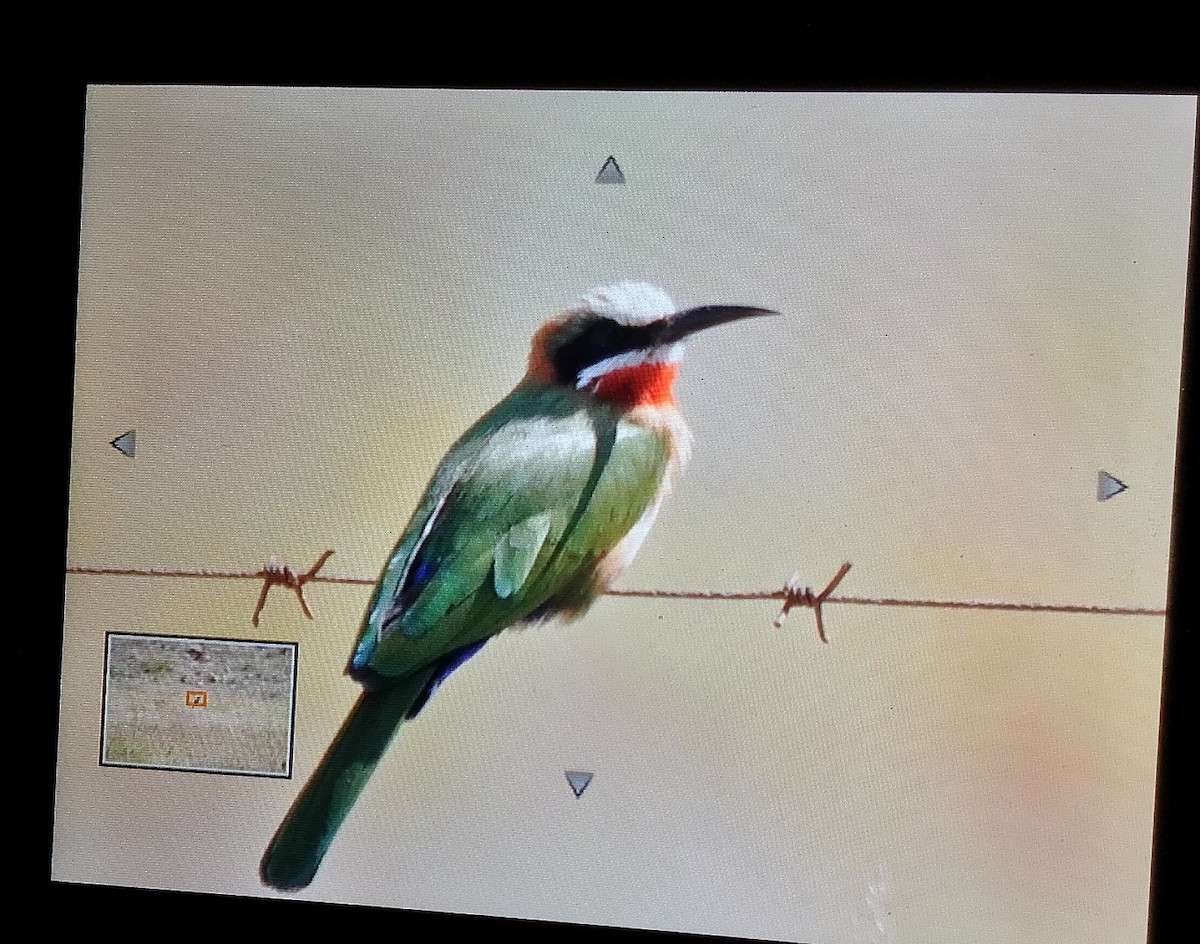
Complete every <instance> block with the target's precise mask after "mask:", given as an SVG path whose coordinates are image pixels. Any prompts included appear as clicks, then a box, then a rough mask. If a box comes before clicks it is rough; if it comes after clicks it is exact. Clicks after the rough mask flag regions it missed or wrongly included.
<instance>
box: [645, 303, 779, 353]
mask: <svg viewBox="0 0 1200 944" xmlns="http://www.w3.org/2000/svg"><path fill="white" fill-rule="evenodd" d="M778 314H779V312H777V311H771V309H769V308H750V307H747V306H745V305H705V306H703V307H701V308H689V309H688V310H687V311H680V312H676V313H675V314H673V315H669V316H668V317H666V318H664V319H663V320H662V321H659V322H658V323H657V324H654V325H647V328H652V329H654V334H655V338H654V343H655V344H656V345H662V344H673V343H674V342H676V341H682V340H683V339H684V338H686V337H687V336H688V335H691V334H695V333H696V332H697V331H703V330H704V329H705V328H715V327H717V325H723V324H728V323H729V322H731V321H740V320H741V319H743V318H758V317H759V316H761V315H778Z"/></svg>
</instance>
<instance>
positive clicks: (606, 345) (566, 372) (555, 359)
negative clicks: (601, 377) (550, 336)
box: [549, 315, 662, 387]
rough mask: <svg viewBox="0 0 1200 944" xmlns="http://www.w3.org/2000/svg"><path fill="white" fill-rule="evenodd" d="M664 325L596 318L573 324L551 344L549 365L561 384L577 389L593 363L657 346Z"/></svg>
mask: <svg viewBox="0 0 1200 944" xmlns="http://www.w3.org/2000/svg"><path fill="white" fill-rule="evenodd" d="M661 329H662V324H661V323H659V322H654V323H651V324H648V325H624V324H621V323H620V322H617V321H613V320H612V319H611V318H604V317H601V316H600V315H595V316H593V317H591V318H589V319H587V320H586V321H583V322H582V323H576V324H570V325H568V326H567V327H566V328H565V329H564V332H563V334H562V335H560V336H559V337H558V338H555V340H554V342H553V343H552V344H551V350H550V352H549V353H550V363H551V364H553V365H554V372H555V375H556V376H557V378H558V381H559V383H562V384H568V385H570V386H572V387H573V386H576V385H577V384H578V383H579V375H580V374H581V373H583V371H585V370H587V369H588V368H589V367H591V366H592V365H594V364H599V363H600V362H601V361H605V360H608V359H609V358H610V357H616V356H617V355H618V354H626V353H628V352H629V351H637V350H642V349H644V348H650V347H654V346H655V345H657V344H658V343H660V342H659V341H658V340H657V337H658V335H659V334H661V333H662V330H661Z"/></svg>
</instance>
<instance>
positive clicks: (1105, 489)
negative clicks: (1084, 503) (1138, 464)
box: [1096, 470, 1129, 501]
mask: <svg viewBox="0 0 1200 944" xmlns="http://www.w3.org/2000/svg"><path fill="white" fill-rule="evenodd" d="M1127 488H1129V486H1128V485H1126V484H1125V483H1124V482H1122V481H1121V480H1120V479H1119V478H1117V477H1116V476H1115V475H1109V474H1108V473H1107V472H1105V471H1103V470H1101V471H1100V476H1099V478H1098V479H1097V481H1096V501H1108V500H1109V499H1110V498H1112V497H1113V496H1114V495H1120V494H1121V493H1122V492H1123V491H1125V489H1127Z"/></svg>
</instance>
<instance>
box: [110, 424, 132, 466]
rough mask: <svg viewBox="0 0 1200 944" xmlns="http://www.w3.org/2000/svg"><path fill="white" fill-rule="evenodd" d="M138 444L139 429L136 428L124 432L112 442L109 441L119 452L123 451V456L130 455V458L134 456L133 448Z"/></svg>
mask: <svg viewBox="0 0 1200 944" xmlns="http://www.w3.org/2000/svg"><path fill="white" fill-rule="evenodd" d="M136 444H137V430H135V429H131V430H129V432H127V433H122V434H121V435H120V436H118V437H117V438H116V439H114V440H113V441H112V442H111V443H109V445H111V446H112V447H113V448H114V449H116V450H117V452H119V453H121V455H123V456H128V457H129V458H130V459H132V458H133V450H134V447H135V445H136Z"/></svg>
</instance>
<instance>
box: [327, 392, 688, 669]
mask: <svg viewBox="0 0 1200 944" xmlns="http://www.w3.org/2000/svg"><path fill="white" fill-rule="evenodd" d="M668 452H669V442H668V441H667V439H666V437H665V435H663V434H660V433H657V432H654V431H652V430H648V429H645V428H643V427H640V426H637V425H635V424H631V423H628V422H626V421H624V420H621V419H620V418H619V416H618V415H617V414H616V413H614V412H613V411H611V410H609V409H608V408H607V407H605V406H604V405H602V404H600V405H597V404H595V402H594V401H590V400H587V399H584V397H582V396H579V395H575V394H574V392H572V391H565V392H558V391H538V392H530V391H528V390H525V389H523V388H518V389H517V390H516V391H514V393H513V394H511V395H510V397H509V398H508V400H506V401H504V402H502V403H501V404H500V406H498V407H497V408H496V409H495V410H493V411H492V413H490V414H488V416H486V417H484V419H483V420H481V421H480V423H479V424H477V425H476V427H475V428H473V429H472V431H471V432H469V433H468V434H467V436H465V437H464V438H463V439H462V440H460V441H459V443H458V444H457V445H456V446H455V448H454V449H453V450H452V451H451V452H450V453H449V454H448V455H447V458H446V460H444V462H443V464H442V467H441V468H440V469H439V472H438V474H437V475H436V476H435V478H434V481H433V483H431V485H430V489H429V491H428V492H427V494H426V496H425V498H424V499H423V501H422V503H421V506H420V509H419V510H418V513H417V515H416V516H414V518H413V521H412V522H411V524H410V526H409V529H408V531H407V532H406V533H405V535H404V537H403V538H401V540H400V543H399V544H398V545H397V547H396V550H395V552H394V553H393V555H392V557H391V559H390V560H389V562H388V566H387V568H386V569H385V571H384V575H383V577H382V578H381V580H380V583H379V585H378V586H377V588H376V592H375V595H374V596H373V598H372V603H371V607H370V610H369V612H368V615H367V618H366V620H365V621H364V624H363V627H362V630H361V632H360V635H359V639H358V643H357V645H356V647H355V651H354V654H353V656H352V657H351V666H350V671H351V674H354V675H357V676H359V677H364V676H371V677H375V678H378V677H380V676H382V677H384V678H388V677H393V678H394V677H399V676H404V675H407V674H409V673H411V672H413V671H416V670H418V669H420V668H423V667H425V666H428V665H431V664H432V663H434V662H435V661H436V660H438V659H440V658H442V657H444V656H445V655H446V654H448V653H450V652H453V651H455V650H456V649H460V648H461V647H463V646H466V645H469V644H471V643H475V642H478V641H480V640H483V639H486V638H487V637H489V636H491V635H494V634H495V633H498V632H500V631H501V630H503V629H505V628H506V627H508V626H511V625H513V624H514V623H517V622H520V621H521V620H524V619H527V618H529V617H530V616H531V615H534V614H536V615H545V613H546V611H547V610H553V609H554V603H555V600H556V598H563V597H570V598H571V599H572V600H574V601H578V600H579V599H580V598H583V599H585V600H586V599H590V597H589V594H594V593H595V592H598V591H599V590H600V589H602V588H600V587H593V586H591V585H590V581H591V579H592V576H593V572H594V569H595V566H596V563H597V562H598V561H599V560H600V559H601V558H603V557H604V555H605V554H607V553H608V551H610V550H611V549H612V548H613V547H614V546H615V545H616V544H617V543H618V542H619V541H620V540H621V538H622V537H624V536H625V535H626V534H627V533H628V532H629V530H630V529H631V528H632V527H633V526H634V524H636V523H637V521H638V520H639V519H640V518H641V516H642V515H643V514H644V513H645V512H646V510H647V508H648V507H649V506H650V504H651V502H653V501H654V499H655V496H656V495H657V494H658V491H659V488H660V485H661V482H662V476H663V474H664V470H665V468H666V464H667V459H668Z"/></svg>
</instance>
